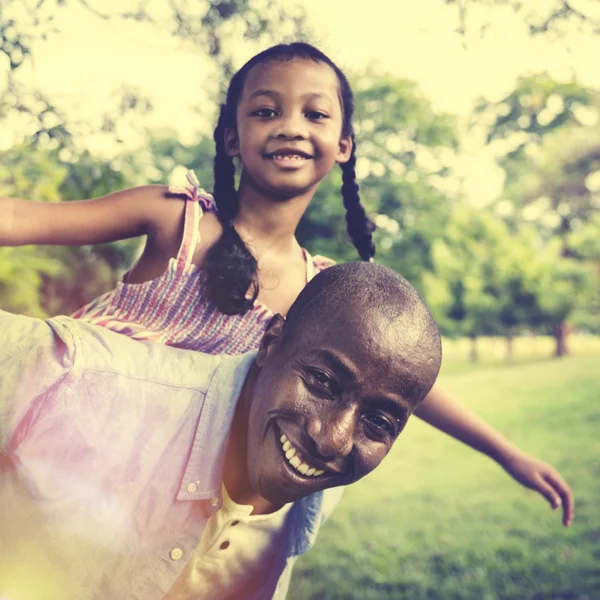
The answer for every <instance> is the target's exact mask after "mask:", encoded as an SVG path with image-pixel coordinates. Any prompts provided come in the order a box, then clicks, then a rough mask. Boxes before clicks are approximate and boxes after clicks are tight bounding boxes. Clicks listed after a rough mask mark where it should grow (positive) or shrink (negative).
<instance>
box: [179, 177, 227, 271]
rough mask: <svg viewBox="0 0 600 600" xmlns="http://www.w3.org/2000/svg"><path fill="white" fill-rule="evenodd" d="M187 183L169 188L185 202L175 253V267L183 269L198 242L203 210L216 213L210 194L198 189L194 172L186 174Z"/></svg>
mask: <svg viewBox="0 0 600 600" xmlns="http://www.w3.org/2000/svg"><path fill="white" fill-rule="evenodd" d="M186 179H187V180H188V182H189V184H190V185H189V187H187V186H169V192H170V193H171V194H182V195H184V196H185V197H186V200H185V215H184V224H183V239H182V240H181V246H180V247H179V251H178V253H177V267H178V268H179V269H185V268H186V267H189V266H190V265H191V264H192V258H193V257H194V250H195V249H196V246H197V245H198V242H199V241H200V234H199V231H198V224H199V221H200V218H201V217H202V215H203V214H204V213H203V209H204V210H208V211H209V212H217V205H216V204H215V200H214V198H213V196H212V194H209V193H208V192H207V191H206V190H204V189H202V188H201V187H200V182H199V181H198V178H197V177H196V174H195V173H194V171H191V170H190V171H188V172H187V173H186Z"/></svg>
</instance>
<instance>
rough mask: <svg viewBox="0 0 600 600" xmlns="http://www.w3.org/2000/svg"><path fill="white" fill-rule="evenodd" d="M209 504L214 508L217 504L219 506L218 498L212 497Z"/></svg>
mask: <svg viewBox="0 0 600 600" xmlns="http://www.w3.org/2000/svg"><path fill="white" fill-rule="evenodd" d="M210 504H211V506H216V505H217V504H219V496H213V497H212V498H211V499H210Z"/></svg>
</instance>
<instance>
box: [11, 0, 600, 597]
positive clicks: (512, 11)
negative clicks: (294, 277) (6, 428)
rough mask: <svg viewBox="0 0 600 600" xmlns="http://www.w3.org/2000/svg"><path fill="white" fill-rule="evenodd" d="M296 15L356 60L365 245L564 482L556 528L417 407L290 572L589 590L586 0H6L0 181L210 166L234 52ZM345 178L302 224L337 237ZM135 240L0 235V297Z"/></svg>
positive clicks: (581, 593)
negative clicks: (37, 242)
mask: <svg viewBox="0 0 600 600" xmlns="http://www.w3.org/2000/svg"><path fill="white" fill-rule="evenodd" d="M295 39H301V40H305V41H308V42H310V43H313V44H315V45H317V46H318V47H320V48H321V49H322V50H324V51H325V52H326V53H327V54H329V55H330V56H331V58H332V59H333V60H334V61H335V62H337V63H338V65H339V66H340V67H341V68H342V69H343V70H344V71H345V72H346V74H347V75H348V76H349V78H350V80H351V83H352V84H353V87H354V90H355V94H356V105H357V109H356V114H357V119H356V130H357V155H358V156H359V159H358V163H357V174H358V179H359V183H360V187H361V197H362V199H363V202H364V204H365V206H366V207H367V210H368V212H369V214H370V215H371V216H372V217H373V218H374V220H375V222H376V224H377V226H378V230H377V232H376V244H377V256H376V259H377V260H378V261H380V262H382V263H384V264H386V265H388V266H390V267H392V268H394V269H395V270H397V271H398V272H400V273H402V274H403V275H404V276H405V277H407V278H408V279H409V280H410V281H411V282H412V283H413V284H414V285H415V286H416V287H417V288H418V289H419V290H420V291H421V292H422V294H423V295H424V296H425V298H426V300H427V302H428V303H429V305H430V306H431V308H432V310H433V312H434V313H435V316H436V318H437V320H438V322H439V324H440V325H441V327H442V330H443V333H444V335H445V341H444V351H445V362H444V366H443V369H442V375H441V384H442V386H443V387H445V388H446V389H448V390H449V391H451V392H452V393H453V394H455V395H456V396H457V397H458V398H459V399H461V400H462V401H464V402H465V403H467V404H468V405H469V406H471V407H472V408H474V410H476V411H477V412H478V413H479V414H481V415H482V416H484V417H485V418H486V419H487V420H488V421H490V422H491V423H492V424H493V425H494V426H496V427H497V428H499V429H500V430H501V431H503V432H504V433H506V434H507V435H508V436H509V437H510V438H511V439H512V440H513V441H514V442H516V443H517V444H518V445H520V446H521V447H522V448H523V449H524V450H526V451H528V452H531V453H533V454H535V455H537V456H540V457H541V458H543V459H544V460H547V461H549V462H552V463H553V464H554V465H555V466H556V467H557V468H559V470H560V471H561V472H562V473H563V475H564V476H565V478H567V479H568V480H569V482H570V483H571V484H572V486H573V488H574V490H575V494H576V497H577V502H578V505H577V515H576V519H575V523H574V525H573V526H572V528H571V529H569V530H566V529H563V528H561V525H560V518H559V516H558V515H556V514H552V513H551V511H550V510H549V508H548V507H547V505H546V504H545V501H543V500H542V499H541V498H540V497H538V496H535V495H533V493H530V492H526V491H524V490H523V489H522V488H520V487H519V486H518V484H515V483H514V482H512V480H510V479H509V478H508V476H506V475H504V474H503V473H502V471H500V470H499V469H498V467H497V466H495V465H494V464H493V463H492V462H491V461H490V460H489V459H486V458H484V457H482V456H480V455H477V454H476V453H474V452H472V451H469V450H468V449H466V448H465V447H464V446H461V445H460V444H458V443H457V442H454V441H452V440H450V439H448V438H446V437H445V436H444V435H442V434H440V433H438V432H435V431H433V430H432V429H431V428H429V427H428V426H426V425H424V424H422V423H420V422H414V421H416V419H413V422H412V423H410V424H409V427H407V430H406V432H405V433H404V434H403V435H402V436H401V438H400V440H399V441H398V443H397V445H396V448H395V450H394V452H393V453H392V454H391V455H390V457H388V459H387V460H386V462H385V463H384V465H383V466H382V467H381V468H380V469H379V470H377V471H376V472H375V473H373V474H372V475H371V476H369V477H368V478H366V479H365V480H363V481H362V482H360V483H359V484H357V485H355V486H353V487H352V488H351V489H349V490H348V491H347V492H346V494H345V499H344V501H343V502H342V505H341V506H340V508H339V509H338V510H337V512H336V513H335V514H334V516H333V517H332V518H331V519H330V521H329V522H328V523H327V524H326V526H325V527H324V529H323V531H322V535H321V536H320V538H319V542H318V543H317V546H316V548H315V549H313V550H312V551H311V552H310V553H309V554H308V555H307V556H305V557H302V559H301V560H300V561H299V564H298V568H297V570H296V572H295V575H294V579H293V581H292V586H291V592H290V597H291V598H292V599H293V600H301V599H313V598H314V599H327V600H329V599H351V598H352V599H355V598H356V599H359V598H360V599H371V598H372V599H394V600H397V599H404V598H406V599H410V600H412V599H421V598H422V599H425V598H426V599H436V600H437V599H440V600H448V599H473V600H475V599H476V600H495V599H514V600H524V599H532V600H533V599H536V600H542V599H543V600H545V599H559V598H560V599H565V600H566V599H569V600H571V599H573V600H575V599H577V600H592V599H596V598H600V568H599V566H598V565H599V564H600V512H599V511H598V510H597V505H598V501H599V496H600V483H599V481H600V477H599V476H600V441H598V436H597V432H598V425H599V424H600V410H599V409H598V406H599V404H598V403H599V393H600V361H599V358H600V211H599V208H600V121H599V114H600V70H599V69H598V67H597V64H598V59H597V57H598V56H600V2H598V1H597V0H569V1H568V2H567V1H563V0H519V1H517V0H419V2H409V1H405V0H401V1H398V2H393V3H392V2H389V1H387V0H369V2H364V1H354V0H303V1H302V2H293V1H290V0H286V1H284V0H220V1H219V0H195V1H186V0H0V195H2V196H14V197H20V198H25V199H32V200H43V201H47V202H60V201H69V200H75V199H83V198H92V197H96V196H100V195H103V194H105V193H108V192H110V191H115V190H118V189H122V188H126V187H130V186H135V185H139V184H146V183H167V182H170V183H183V182H184V181H185V178H184V176H185V172H186V170H187V169H188V168H193V169H194V170H195V171H196V173H197V175H198V177H199V179H200V182H201V185H202V186H203V187H205V188H206V189H208V190H210V189H212V158H213V152H214V149H213V142H212V130H213V128H214V126H215V124H216V114H217V108H218V102H219V101H220V100H221V99H222V95H223V92H224V90H225V89H226V85H227V82H228V79H229V77H230V76H231V74H232V73H233V72H235V70H237V69H238V68H239V67H240V66H241V65H242V64H243V63H244V62H245V61H246V60H247V59H248V58H250V57H251V56H252V55H253V54H255V53H256V52H258V51H260V50H261V49H263V48H265V47H267V46H269V45H271V44H273V43H277V42H281V41H291V40H295ZM340 186H341V177H340V174H339V173H337V172H335V173H333V174H332V175H331V176H330V178H329V179H328V180H326V181H325V182H324V183H323V184H322V185H321V187H320V189H319V191H318V193H317V195H316V196H315V199H314V200H313V202H312V204H311V206H310V208H309V210H308V212H307V215H306V217H305V218H304V220H303V221H302V223H301V225H300V228H299V231H298V236H299V239H300V241H301V243H302V244H303V245H305V246H306V247H307V248H308V249H309V251H311V252H312V253H318V254H324V255H327V256H330V257H332V258H335V259H337V260H353V259H356V258H357V257H356V254H355V250H354V249H353V247H352V246H351V244H350V243H349V241H348V239H347V237H346V234H345V221H344V210H343V206H342V202H341V197H340V194H339V188H340ZM0 218H2V217H1V216H0ZM140 243H141V242H140V240H128V241H124V242H118V243H114V244H107V245H101V246H94V247H80V248H62V247H21V248H0V308H2V309H5V310H9V311H13V312H18V313H24V314H30V315H36V316H46V315H54V314H64V313H67V314H68V313H69V312H72V311H73V310H74V309H76V308H78V307H79V306H81V305H82V304H84V303H85V302H87V301H88V300H90V299H91V298H93V297H95V296H97V295H98V294H100V293H102V292H104V291H106V290H108V289H110V288H111V286H114V284H115V283H116V281H117V279H118V278H119V277H120V276H121V275H122V273H123V272H124V270H125V269H126V268H127V267H128V266H129V265H130V264H131V262H132V261H133V260H135V257H136V255H137V253H138V251H139V247H140Z"/></svg>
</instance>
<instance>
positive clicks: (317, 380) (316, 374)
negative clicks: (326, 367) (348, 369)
mask: <svg viewBox="0 0 600 600" xmlns="http://www.w3.org/2000/svg"><path fill="white" fill-rule="evenodd" d="M310 377H311V379H312V380H313V383H314V384H315V385H316V386H317V387H319V388H321V389H323V390H325V391H326V392H328V393H329V394H335V392H336V391H337V387H336V385H335V382H334V381H333V380H332V379H331V377H329V375H327V373H324V372H323V371H319V370H318V369H311V370H310Z"/></svg>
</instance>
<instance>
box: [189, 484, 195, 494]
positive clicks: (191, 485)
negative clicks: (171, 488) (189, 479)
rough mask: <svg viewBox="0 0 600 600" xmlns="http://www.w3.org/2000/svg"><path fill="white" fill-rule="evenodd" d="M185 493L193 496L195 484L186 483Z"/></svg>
mask: <svg viewBox="0 0 600 600" xmlns="http://www.w3.org/2000/svg"><path fill="white" fill-rule="evenodd" d="M187 491H188V492H189V493H190V494H193V493H194V492H195V491H196V484H195V483H188V486H187Z"/></svg>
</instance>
